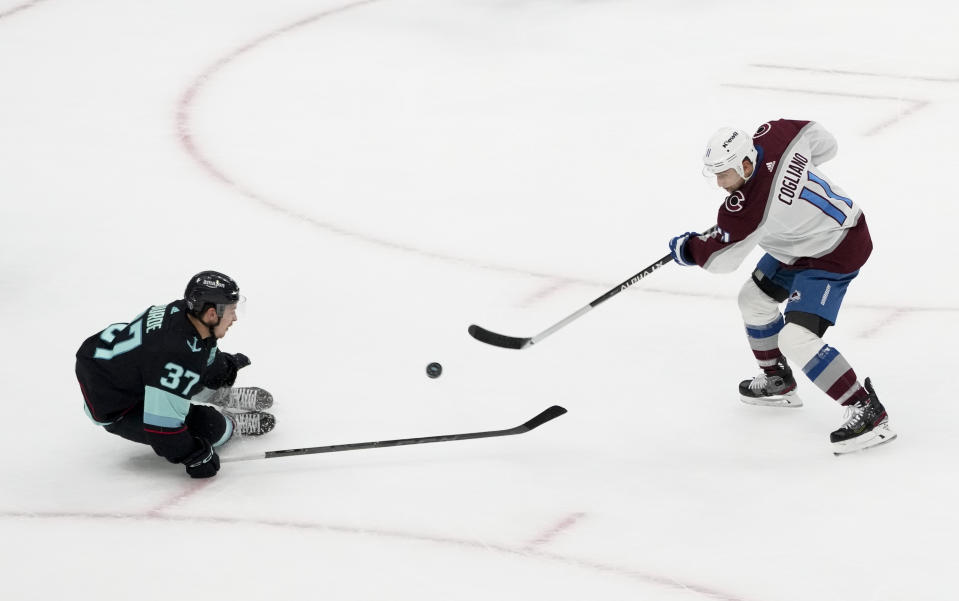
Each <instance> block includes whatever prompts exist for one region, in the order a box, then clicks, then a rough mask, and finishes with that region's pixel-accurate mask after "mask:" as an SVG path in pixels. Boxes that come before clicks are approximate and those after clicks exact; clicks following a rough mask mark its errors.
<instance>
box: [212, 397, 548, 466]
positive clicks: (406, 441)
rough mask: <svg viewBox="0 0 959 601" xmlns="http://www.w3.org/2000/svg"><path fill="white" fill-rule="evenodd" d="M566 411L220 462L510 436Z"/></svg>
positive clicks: (239, 457)
mask: <svg viewBox="0 0 959 601" xmlns="http://www.w3.org/2000/svg"><path fill="white" fill-rule="evenodd" d="M564 413H566V409H564V408H562V407H560V406H559V405H553V406H552V407H550V408H549V409H546V410H545V411H543V412H541V413H540V414H539V415H537V416H536V417H534V418H533V419H531V420H529V421H528V422H526V423H524V424H521V425H519V426H516V427H515V428H508V429H506V430H491V431H489V432H467V433H466V434H446V435H443V436H424V437H421V438H400V439H398V440H380V441H376V442H354V443H351V444H334V445H330V446H328V447H307V448H304V449H286V450H284V451H267V452H266V453H258V454H256V455H242V456H238V457H223V458H221V459H220V461H221V462H226V461H249V460H251V459H273V458H276V457H291V456H293V455H312V454H314V453H336V452H338V451H356V450H358V449H378V448H382V447H399V446H403V445H410V444H424V443H428V442H447V441H450V440H469V439H471V438H492V437H494V436H511V435H513V434H523V433H525V432H529V431H530V430H532V429H533V428H537V427H539V426H542V425H543V424H545V423H546V422H548V421H549V420H551V419H555V418H557V417H559V416H560V415H563V414H564Z"/></svg>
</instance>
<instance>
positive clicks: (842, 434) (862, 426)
mask: <svg viewBox="0 0 959 601" xmlns="http://www.w3.org/2000/svg"><path fill="white" fill-rule="evenodd" d="M865 388H866V392H868V393H869V396H867V397H866V398H865V400H863V401H860V402H858V403H856V404H855V405H849V406H848V407H847V408H846V423H844V424H843V425H842V426H840V427H839V429H838V430H836V431H835V432H833V433H832V434H830V435H829V441H830V442H831V443H832V447H833V453H834V454H835V455H843V454H845V453H852V452H853V451H861V450H863V449H868V448H869V447H875V446H877V445H881V444H883V443H887V442H889V441H891V440H894V439H895V438H896V433H895V432H893V431H891V430H890V429H889V416H888V415H887V414H886V408H885V407H883V406H882V403H880V402H879V397H878V396H876V391H875V390H874V389H873V387H872V381H871V380H870V379H869V378H866V382H865Z"/></svg>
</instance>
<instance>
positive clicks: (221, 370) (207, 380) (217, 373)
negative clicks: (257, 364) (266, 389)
mask: <svg viewBox="0 0 959 601" xmlns="http://www.w3.org/2000/svg"><path fill="white" fill-rule="evenodd" d="M250 363H251V362H250V358H249V357H247V356H246V355H244V354H243V353H237V354H235V355H231V354H229V353H224V352H220V353H217V356H216V363H214V368H213V369H211V370H210V371H209V372H207V374H206V375H205V377H204V381H203V385H204V386H206V387H207V388H214V389H216V388H223V387H224V386H233V383H234V382H236V372H238V371H239V370H241V369H243V368H244V367H246V366H247V365H249V364H250Z"/></svg>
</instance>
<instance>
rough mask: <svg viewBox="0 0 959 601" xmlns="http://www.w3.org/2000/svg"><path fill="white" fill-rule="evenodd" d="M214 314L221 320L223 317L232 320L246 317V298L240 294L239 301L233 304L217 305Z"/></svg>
mask: <svg viewBox="0 0 959 601" xmlns="http://www.w3.org/2000/svg"><path fill="white" fill-rule="evenodd" d="M216 312H217V313H218V314H219V315H220V316H221V319H222V318H224V317H232V318H234V319H238V318H240V317H243V316H244V315H246V297H245V296H243V295H242V294H241V295H240V300H238V301H236V302H235V303H230V304H229V305H217V306H216Z"/></svg>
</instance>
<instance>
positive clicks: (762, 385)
mask: <svg viewBox="0 0 959 601" xmlns="http://www.w3.org/2000/svg"><path fill="white" fill-rule="evenodd" d="M739 399H740V400H741V401H742V402H744V403H748V404H750V405H762V406H764V407H802V399H800V398H799V396H798V395H797V394H796V379H795V378H794V377H793V371H792V369H790V368H789V365H787V364H786V359H785V358H783V359H780V360H779V363H778V364H777V365H776V369H775V370H771V371H768V372H767V371H765V370H763V373H761V374H759V375H758V376H756V377H755V378H753V379H752V380H743V381H742V382H740V383H739Z"/></svg>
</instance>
